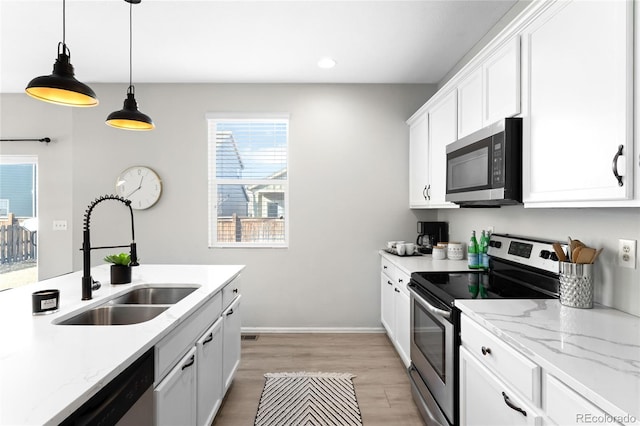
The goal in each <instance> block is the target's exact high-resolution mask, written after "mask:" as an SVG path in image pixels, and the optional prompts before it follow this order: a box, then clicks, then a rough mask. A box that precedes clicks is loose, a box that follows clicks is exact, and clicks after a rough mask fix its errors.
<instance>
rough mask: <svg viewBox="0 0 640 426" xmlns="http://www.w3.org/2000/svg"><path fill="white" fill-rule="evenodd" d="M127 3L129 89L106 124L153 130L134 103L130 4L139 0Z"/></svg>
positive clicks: (148, 120)
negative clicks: (117, 109)
mask: <svg viewBox="0 0 640 426" xmlns="http://www.w3.org/2000/svg"><path fill="white" fill-rule="evenodd" d="M125 1H126V2H127V3H129V88H128V89H127V98H126V99H125V100H124V105H123V107H122V109H121V110H120V111H114V112H112V113H111V114H109V116H108V117H107V121H106V124H107V125H109V126H111V127H115V128H117V129H124V130H153V129H155V127H156V126H155V125H154V124H153V121H152V120H151V117H149V116H148V115H146V114H143V113H142V112H140V111H139V110H138V102H136V96H135V87H134V86H133V83H132V78H131V75H132V65H131V63H132V53H131V52H132V45H133V43H132V32H133V31H132V4H133V3H140V1H141V0H125Z"/></svg>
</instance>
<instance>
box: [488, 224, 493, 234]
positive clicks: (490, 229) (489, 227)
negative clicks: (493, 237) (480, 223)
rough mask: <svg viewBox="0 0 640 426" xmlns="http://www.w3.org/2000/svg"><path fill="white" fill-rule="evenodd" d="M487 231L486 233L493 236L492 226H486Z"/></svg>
mask: <svg viewBox="0 0 640 426" xmlns="http://www.w3.org/2000/svg"><path fill="white" fill-rule="evenodd" d="M487 231H488V232H489V233H490V234H493V225H489V226H487Z"/></svg>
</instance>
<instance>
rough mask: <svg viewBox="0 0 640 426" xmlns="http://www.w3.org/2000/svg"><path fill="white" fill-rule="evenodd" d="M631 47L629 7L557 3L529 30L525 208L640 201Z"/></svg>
mask: <svg viewBox="0 0 640 426" xmlns="http://www.w3.org/2000/svg"><path fill="white" fill-rule="evenodd" d="M632 49H633V2H630V1H571V2H570V1H561V2H556V3H553V4H552V5H551V6H550V7H548V8H547V9H546V10H544V11H542V12H541V13H540V15H539V16H536V17H535V19H534V20H532V21H531V23H530V24H529V25H528V26H527V27H526V28H525V29H524V31H523V34H522V53H523V76H522V77H523V84H522V87H523V94H522V95H523V111H522V112H523V114H522V115H523V118H524V121H523V131H524V135H523V142H524V147H523V199H524V202H525V203H528V204H529V205H535V203H545V202H547V203H549V202H551V204H550V205H553V202H558V203H560V204H562V203H566V202H573V201H576V202H583V201H602V200H626V199H630V198H632V197H633V177H632V170H633V169H632V167H633V165H632V157H633V134H632V130H633V116H632V111H633V80H632V78H633V74H632V72H633V50H632ZM617 176H620V178H618V177H617Z"/></svg>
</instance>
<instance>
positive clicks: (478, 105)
mask: <svg viewBox="0 0 640 426" xmlns="http://www.w3.org/2000/svg"><path fill="white" fill-rule="evenodd" d="M482 97H483V96H482V67H478V68H476V69H475V70H473V71H471V72H470V73H469V75H468V76H467V77H466V78H465V79H464V80H462V81H461V82H460V84H459V85H458V137H459V138H462V137H464V136H467V135H468V134H470V133H473V132H475V131H476V130H480V129H481V128H482Z"/></svg>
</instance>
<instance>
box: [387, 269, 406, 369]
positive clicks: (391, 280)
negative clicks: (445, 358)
mask: <svg viewBox="0 0 640 426" xmlns="http://www.w3.org/2000/svg"><path fill="white" fill-rule="evenodd" d="M409 279H410V276H409V275H407V274H405V273H404V272H402V271H400V270H399V269H397V268H396V267H395V266H394V265H392V264H391V263H390V262H389V261H388V260H386V259H385V258H384V257H383V258H382V273H381V274H380V321H381V322H382V325H383V326H384V328H385V330H386V331H387V335H388V336H389V339H390V340H391V342H392V343H393V345H394V347H395V348H396V351H397V352H398V355H400V358H401V359H402V362H403V363H404V365H405V367H409V364H410V363H411V359H410V352H409V348H410V344H411V336H410V307H411V305H410V303H411V301H410V298H409V290H407V284H409Z"/></svg>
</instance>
